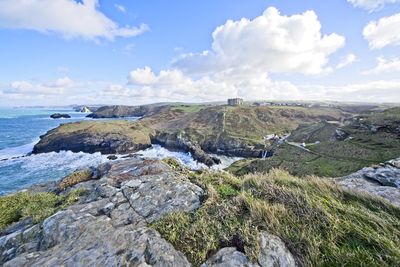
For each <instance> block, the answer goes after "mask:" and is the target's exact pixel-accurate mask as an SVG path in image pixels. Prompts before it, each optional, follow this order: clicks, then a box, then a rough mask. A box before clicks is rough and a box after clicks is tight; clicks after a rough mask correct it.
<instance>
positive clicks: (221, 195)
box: [152, 169, 400, 266]
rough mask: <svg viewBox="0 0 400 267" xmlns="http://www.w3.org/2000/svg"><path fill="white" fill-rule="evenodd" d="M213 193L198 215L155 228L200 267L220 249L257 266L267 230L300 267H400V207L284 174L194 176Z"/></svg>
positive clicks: (317, 180) (180, 216) (180, 217)
mask: <svg viewBox="0 0 400 267" xmlns="http://www.w3.org/2000/svg"><path fill="white" fill-rule="evenodd" d="M191 180H192V181H193V182H195V183H197V184H198V185H200V186H201V187H203V188H204V189H206V190H207V192H208V198H207V199H206V200H205V202H204V203H203V205H202V207H201V208H199V209H198V210H196V211H195V212H193V213H174V214H170V215H167V216H166V217H164V218H162V219H161V220H159V221H157V222H155V223H153V224H152V227H153V228H155V229H156V230H158V231H159V232H160V233H161V235H162V236H163V237H164V238H165V239H166V240H168V241H169V242H171V243H172V244H173V245H174V246H175V248H177V249H178V250H180V251H182V252H183V253H184V254H185V255H186V256H187V257H188V259H189V260H190V261H191V262H192V263H194V265H195V266H199V265H200V264H201V263H202V262H204V261H205V260H206V259H207V258H208V257H209V256H210V255H212V254H213V253H215V252H216V251H217V250H218V249H220V248H222V247H226V246H236V247H237V248H238V249H239V250H240V251H244V252H245V253H246V254H247V255H248V256H249V257H250V258H251V259H252V260H253V261H256V259H257V255H258V251H259V249H260V248H259V245H258V242H257V238H258V235H259V233H260V231H268V232H270V233H271V234H274V235H276V236H279V237H280V238H281V239H282V240H283V241H284V242H285V244H286V246H287V247H288V249H289V250H290V251H291V252H292V254H293V255H294V256H295V257H296V259H297V263H298V264H299V265H300V266H397V265H398V263H399V262H400V247H399V246H398V244H399V243H400V209H398V208H395V207H394V206H392V205H390V204H389V203H387V202H385V201H383V200H380V199H377V198H373V197H371V196H368V195H362V194H357V193H353V192H349V191H344V190H342V189H340V188H339V187H337V186H336V185H335V184H333V183H331V182H330V181H329V180H326V179H320V178H317V177H315V176H308V177H305V178H302V179H300V178H297V177H294V176H291V175H290V174H288V173H287V172H285V171H282V170H277V169H274V170H271V171H270V172H269V173H267V174H250V175H246V176H244V177H243V178H242V179H239V178H237V177H235V176H233V175H231V174H227V173H225V172H222V173H208V172H205V173H202V174H192V175H191Z"/></svg>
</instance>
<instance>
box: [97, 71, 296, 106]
mask: <svg viewBox="0 0 400 267" xmlns="http://www.w3.org/2000/svg"><path fill="white" fill-rule="evenodd" d="M128 84H129V85H130V87H113V88H112V90H110V91H105V92H103V93H105V94H111V95H112V96H114V97H115V96H118V95H120V94H121V95H124V96H130V97H135V98H138V97H141V98H151V99H160V100H161V99H162V100H190V101H210V100H225V98H226V97H227V96H231V97H239V96H240V97H246V98H248V99H263V98H293V99H294V98H296V97H298V96H299V92H298V90H297V88H296V87H295V86H294V85H292V84H291V83H289V82H276V81H272V80H271V79H269V78H268V76H267V74H265V73H263V72H259V71H257V70H250V69H245V68H241V69H236V70H232V69H231V70H227V71H220V72H217V73H214V74H212V75H203V76H201V77H200V78H197V79H194V78H191V77H190V76H188V75H186V74H184V73H183V72H182V71H181V70H178V69H170V70H162V71H160V72H159V73H158V74H155V73H154V72H153V71H152V70H151V68H149V67H145V68H142V69H140V68H139V69H136V70H134V71H132V72H131V73H130V74H129V76H128Z"/></svg>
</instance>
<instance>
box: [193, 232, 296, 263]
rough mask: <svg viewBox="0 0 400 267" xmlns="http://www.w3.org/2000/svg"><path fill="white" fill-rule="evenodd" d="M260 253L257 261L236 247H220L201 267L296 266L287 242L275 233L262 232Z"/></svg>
mask: <svg viewBox="0 0 400 267" xmlns="http://www.w3.org/2000/svg"><path fill="white" fill-rule="evenodd" d="M258 242H259V247H260V253H259V256H258V259H257V263H254V262H251V261H250V260H249V259H248V257H247V256H246V255H245V254H243V253H242V252H239V251H238V250H237V249H236V248H235V247H227V248H222V249H220V250H219V251H218V252H217V253H216V254H214V255H213V256H211V257H210V258H209V259H208V260H207V261H206V262H205V263H203V264H202V265H201V267H230V266H238V267H295V266H296V262H295V260H294V257H293V255H292V254H291V253H290V251H289V250H288V249H287V247H286V245H285V243H283V242H282V240H281V239H280V238H279V237H277V236H274V235H271V234H269V233H267V232H261V234H260V237H259V241H258Z"/></svg>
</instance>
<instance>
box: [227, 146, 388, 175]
mask: <svg viewBox="0 0 400 267" xmlns="http://www.w3.org/2000/svg"><path fill="white" fill-rule="evenodd" d="M333 148H335V147H333ZM325 151H330V150H324V151H323V152H325ZM378 162H380V161H378ZM371 163H374V162H372V161H367V160H362V159H358V160H357V159H356V158H352V159H350V160H349V159H346V158H340V157H338V158H336V157H334V156H332V155H330V154H329V153H327V154H326V155H323V154H321V155H319V154H314V153H310V152H307V151H305V150H303V149H301V148H298V147H295V146H291V145H288V144H283V145H281V146H280V147H279V148H278V149H277V150H276V151H275V153H274V155H273V156H272V157H269V158H266V159H244V160H240V161H237V162H235V163H233V164H232V165H231V166H229V167H228V168H227V170H228V171H229V172H231V173H233V174H235V175H239V176H242V175H245V174H248V173H255V172H259V173H265V172H269V171H270V170H272V169H273V168H281V169H284V170H287V171H288V172H289V173H291V174H293V175H296V176H301V177H303V176H307V175H317V176H320V177H340V176H344V175H347V174H350V173H352V172H355V171H357V170H359V169H361V168H363V167H365V166H368V165H370V164H371Z"/></svg>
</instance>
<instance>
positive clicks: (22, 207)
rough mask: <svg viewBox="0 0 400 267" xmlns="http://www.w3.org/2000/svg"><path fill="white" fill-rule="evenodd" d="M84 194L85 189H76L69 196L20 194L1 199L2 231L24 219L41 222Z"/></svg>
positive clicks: (0, 225)
mask: <svg viewBox="0 0 400 267" xmlns="http://www.w3.org/2000/svg"><path fill="white" fill-rule="evenodd" d="M83 193H84V190H83V189H76V190H73V191H71V192H70V193H69V194H68V195H67V196H58V195H56V194H53V193H28V192H20V193H16V194H13V195H7V196H3V197H0V210H1V212H0V229H3V228H5V227H7V226H9V225H11V224H12V223H15V222H18V221H19V220H21V219H24V218H32V219H33V222H35V223H38V222H41V221H42V220H44V219H45V218H47V217H49V216H51V215H53V214H54V213H56V212H57V211H59V210H61V209H63V208H65V207H67V206H69V205H72V204H73V203H75V202H76V201H78V200H79V197H80V196H81V195H82V194H83Z"/></svg>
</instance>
